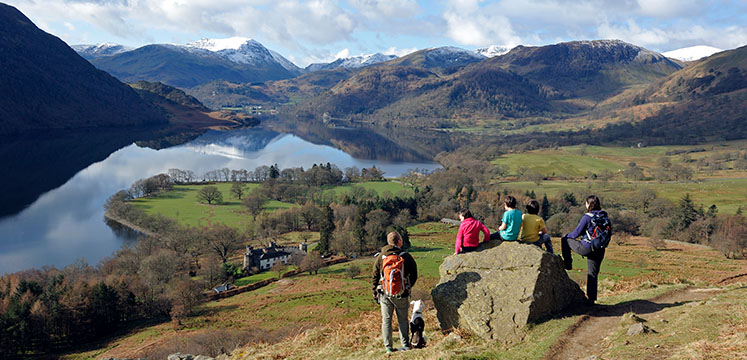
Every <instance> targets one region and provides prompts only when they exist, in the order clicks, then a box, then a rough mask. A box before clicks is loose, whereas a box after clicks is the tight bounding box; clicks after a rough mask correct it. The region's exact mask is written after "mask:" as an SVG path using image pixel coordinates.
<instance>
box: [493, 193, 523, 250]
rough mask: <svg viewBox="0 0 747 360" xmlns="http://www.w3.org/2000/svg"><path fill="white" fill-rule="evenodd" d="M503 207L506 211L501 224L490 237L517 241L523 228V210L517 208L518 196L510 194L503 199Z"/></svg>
mask: <svg viewBox="0 0 747 360" xmlns="http://www.w3.org/2000/svg"><path fill="white" fill-rule="evenodd" d="M503 207H504V208H505V209H506V212H504V213H503V218H502V219H501V222H502V224H501V226H500V227H498V232H497V233H493V234H490V239H491V240H492V239H501V240H503V241H516V239H517V238H518V237H519V231H520V230H521V211H519V210H518V209H517V208H516V198H515V197H513V196H511V195H508V196H506V199H504V200H503Z"/></svg>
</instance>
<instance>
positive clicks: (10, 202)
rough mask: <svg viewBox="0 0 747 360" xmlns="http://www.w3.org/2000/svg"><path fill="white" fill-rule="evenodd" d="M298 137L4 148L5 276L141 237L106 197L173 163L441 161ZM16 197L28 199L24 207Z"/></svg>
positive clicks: (264, 134) (339, 135)
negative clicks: (121, 223)
mask: <svg viewBox="0 0 747 360" xmlns="http://www.w3.org/2000/svg"><path fill="white" fill-rule="evenodd" d="M299 135H301V136H298V135H293V134H292V133H286V132H280V131H275V130H271V129H267V128H254V129H243V130H234V131H228V132H219V131H212V130H211V131H208V132H206V133H205V134H203V135H201V136H199V137H197V138H196V139H194V140H192V141H189V142H187V143H184V144H182V145H178V146H174V147H169V148H165V149H160V150H155V149H151V148H147V147H140V146H138V145H136V144H134V143H132V142H126V143H125V144H121V142H122V141H123V140H122V139H121V137H115V138H109V137H103V138H102V137H100V136H98V135H96V134H90V133H89V134H86V135H77V134H76V135H69V136H67V137H64V138H58V137H55V138H54V139H50V140H48V141H47V140H39V141H36V140H35V141H31V140H29V141H26V142H14V143H11V144H10V145H7V144H6V145H2V146H0V161H2V164H3V165H4V166H6V173H7V174H12V176H7V177H6V178H5V179H4V180H3V183H2V184H0V185H4V186H5V189H6V192H7V194H8V195H7V196H5V200H3V203H2V204H0V205H2V206H1V207H2V208H3V210H4V212H3V213H2V214H1V215H3V217H2V218H0V274H4V273H9V272H15V271H19V270H24V269H28V268H41V267H42V266H44V265H51V266H55V267H58V268H61V267H64V266H66V265H68V264H72V263H74V262H76V261H84V262H87V263H89V264H96V263H97V262H98V261H99V260H100V259H101V258H103V257H106V256H110V255H112V254H113V253H114V252H115V251H116V250H118V249H120V248H121V247H122V245H123V244H125V243H127V242H131V241H134V237H135V236H134V235H133V234H131V233H130V232H128V231H124V230H122V229H117V228H113V227H110V226H108V225H107V224H106V223H105V220H104V203H105V201H106V199H107V198H108V197H109V196H111V195H112V194H114V193H115V192H117V191H119V190H121V189H127V188H129V186H130V185H131V184H132V183H133V182H134V181H136V180H138V179H141V178H146V177H149V176H152V175H155V174H159V173H165V172H166V171H167V170H168V169H171V168H178V169H182V170H192V171H194V172H195V173H196V174H197V175H198V176H199V175H201V174H203V173H205V172H207V171H210V170H215V169H221V168H229V169H247V170H253V169H254V168H256V167H257V166H261V165H268V166H269V165H272V164H278V165H279V166H280V168H287V167H297V166H301V167H304V168H309V167H311V166H312V165H313V164H314V163H327V162H330V163H332V164H335V165H337V166H338V167H340V169H343V170H344V169H345V168H346V167H351V166H357V167H359V168H363V167H371V166H374V165H375V166H376V167H377V168H380V169H382V170H383V171H384V172H385V176H388V177H396V176H399V175H401V174H403V173H405V172H407V171H408V170H409V169H415V168H419V169H427V170H433V169H436V168H438V167H439V166H438V164H436V163H434V162H432V161H431V160H430V156H432V154H427V153H423V152H419V151H418V150H413V149H412V148H408V147H405V146H399V145H397V144H395V143H394V142H392V141H390V140H387V139H386V138H385V137H383V136H381V135H378V134H376V133H374V132H369V131H366V130H345V129H337V130H334V134H331V135H330V134H327V135H329V137H327V138H324V139H323V140H318V139H317V138H316V137H315V136H307V135H308V134H299ZM304 137H305V138H306V139H307V140H305V139H304ZM114 139H116V140H114ZM127 144H129V145H127ZM341 149H344V150H345V151H343V150H341ZM14 165H15V168H14ZM9 168H10V170H9ZM81 169H82V170H81ZM59 184H62V185H61V186H60V185H59ZM52 187H54V188H52ZM49 189H51V190H49ZM35 191H36V192H35ZM18 203H20V204H21V205H23V204H29V205H28V206H25V207H24V208H23V209H20V208H18V209H17V208H16V207H14V206H15V205H16V204H18Z"/></svg>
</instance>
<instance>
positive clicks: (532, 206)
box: [519, 200, 553, 254]
mask: <svg viewBox="0 0 747 360" xmlns="http://www.w3.org/2000/svg"><path fill="white" fill-rule="evenodd" d="M526 208H527V212H526V214H524V215H522V217H521V231H520V232H519V241H521V242H523V243H530V244H534V245H537V246H539V247H540V248H542V245H543V244H544V245H545V249H547V252H549V253H550V254H552V253H553V251H552V241H551V240H550V235H549V234H548V233H547V226H545V221H544V220H542V218H541V217H539V216H538V215H537V214H538V213H539V208H540V205H539V202H537V200H530V201H529V202H528V203H527V204H526Z"/></svg>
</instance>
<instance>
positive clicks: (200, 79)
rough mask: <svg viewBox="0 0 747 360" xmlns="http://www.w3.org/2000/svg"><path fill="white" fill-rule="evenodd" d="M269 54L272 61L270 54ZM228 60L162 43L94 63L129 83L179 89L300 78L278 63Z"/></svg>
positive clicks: (216, 55) (217, 55)
mask: <svg viewBox="0 0 747 360" xmlns="http://www.w3.org/2000/svg"><path fill="white" fill-rule="evenodd" d="M233 55H237V56H238V55H240V54H237V53H234V54H233ZM267 55H268V56H270V58H272V55H271V54H270V53H269V52H268V53H267ZM227 57H230V56H229V55H225V56H224V55H222V54H219V53H216V52H213V51H210V50H205V49H201V48H193V47H184V46H177V45H168V44H159V45H147V46H143V47H141V48H138V49H135V50H132V51H128V52H124V53H120V54H117V55H114V56H108V57H102V58H97V59H93V60H92V61H91V62H92V63H93V64H94V65H96V67H98V68H99V69H102V70H105V71H107V72H109V73H110V74H112V75H114V76H116V77H117V78H119V79H120V80H122V81H125V82H136V81H139V80H146V81H160V82H163V83H165V84H168V85H171V86H176V87H179V88H191V87H194V86H197V85H201V84H206V83H209V82H211V81H216V80H226V81H231V82H237V83H245V82H262V81H267V80H279V79H287V78H291V77H295V76H296V75H297V73H295V72H293V71H289V70H288V69H286V68H285V67H283V65H281V64H280V63H278V62H271V63H261V64H260V65H253V64H252V63H240V62H235V61H232V60H231V59H229V58H227Z"/></svg>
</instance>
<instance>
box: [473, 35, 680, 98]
mask: <svg viewBox="0 0 747 360" xmlns="http://www.w3.org/2000/svg"><path fill="white" fill-rule="evenodd" d="M485 66H488V67H500V68H503V69H506V70H509V71H511V72H514V73H516V74H518V75H521V76H523V77H526V78H527V79H529V80H530V81H532V82H534V83H536V84H540V85H541V86H542V87H543V88H544V89H545V92H546V93H547V94H548V96H549V97H551V98H555V99H567V98H574V97H591V98H593V99H597V100H601V99H604V98H607V97H609V96H611V95H614V94H616V93H619V92H621V91H622V89H624V88H625V87H626V86H629V85H635V84H645V83H650V82H653V81H654V80H657V79H659V78H662V77H665V76H667V75H669V74H671V73H673V72H675V71H677V70H679V69H681V66H680V65H678V64H677V63H675V62H673V61H671V60H669V59H667V58H666V57H665V56H663V55H661V54H659V53H656V52H653V51H650V50H647V49H644V48H642V47H640V46H636V45H632V44H628V43H626V42H623V41H620V40H593V41H572V42H565V43H559V44H554V45H547V46H537V47H527V46H521V45H520V46H517V47H515V48H513V49H512V50H511V51H509V52H508V53H507V54H505V55H502V56H497V57H493V58H490V59H489V60H486V61H485Z"/></svg>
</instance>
